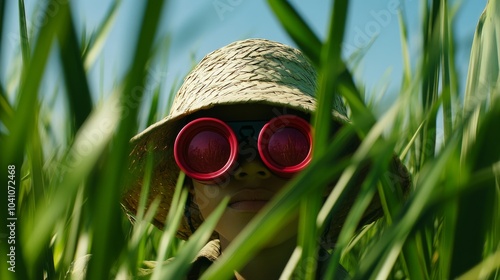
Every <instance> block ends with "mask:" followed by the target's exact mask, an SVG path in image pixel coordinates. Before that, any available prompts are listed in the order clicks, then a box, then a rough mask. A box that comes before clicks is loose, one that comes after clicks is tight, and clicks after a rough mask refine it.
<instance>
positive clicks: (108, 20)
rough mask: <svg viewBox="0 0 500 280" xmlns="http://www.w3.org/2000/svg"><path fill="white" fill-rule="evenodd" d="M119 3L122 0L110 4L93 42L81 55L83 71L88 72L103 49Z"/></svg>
mask: <svg viewBox="0 0 500 280" xmlns="http://www.w3.org/2000/svg"><path fill="white" fill-rule="evenodd" d="M121 3H122V0H115V1H114V2H113V3H112V4H111V7H110V8H109V10H108V12H107V13H106V15H105V16H104V21H103V22H101V24H100V25H99V27H98V28H97V33H96V35H95V40H94V41H93V43H92V45H91V46H89V48H88V49H87V51H86V52H85V53H84V55H83V61H84V63H83V64H84V67H85V70H87V71H88V70H89V69H90V68H91V67H92V66H93V65H94V63H95V61H96V59H97V57H98V56H99V54H100V53H101V51H102V49H103V47H104V43H105V42H106V39H107V38H108V37H109V36H108V35H109V32H110V31H111V27H113V23H114V22H115V19H116V16H117V15H118V10H119V9H118V8H119V7H120V4H121ZM82 42H83V40H82Z"/></svg>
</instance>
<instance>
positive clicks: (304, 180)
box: [202, 128, 356, 280]
mask: <svg viewBox="0 0 500 280" xmlns="http://www.w3.org/2000/svg"><path fill="white" fill-rule="evenodd" d="M355 137H356V136H355V134H354V131H353V130H352V128H346V129H343V130H341V132H339V133H338V134H337V137H335V139H333V141H332V143H331V144H330V146H329V148H328V150H327V151H326V153H325V155H322V156H321V157H319V158H317V159H316V160H315V161H313V162H311V164H310V166H309V167H308V168H307V169H306V170H304V171H303V172H302V173H300V174H299V175H298V176H297V177H295V178H294V179H293V180H292V181H291V182H290V183H289V184H288V186H287V187H286V188H284V189H283V190H282V191H281V192H279V193H278V194H277V195H276V197H275V198H273V200H272V201H270V203H269V204H268V205H266V207H265V208H264V209H263V210H262V211H260V212H259V213H258V214H257V216H255V217H254V218H253V219H252V221H251V222H250V223H249V224H248V225H247V226H246V227H245V229H244V230H243V231H242V232H241V233H240V234H239V235H238V236H237V237H236V239H235V240H233V242H231V244H230V245H229V246H228V248H227V249H226V250H225V251H224V254H223V255H221V257H220V258H219V259H218V261H217V262H215V263H214V264H213V265H212V266H211V267H210V268H208V270H207V271H206V273H205V274H204V275H203V276H202V279H214V280H216V279H227V278H229V277H231V276H233V272H234V270H238V269H239V268H241V267H242V266H243V265H244V264H245V263H246V262H247V261H248V260H249V259H250V258H252V257H253V256H254V255H255V253H256V252H257V251H258V250H259V249H260V248H261V246H262V245H263V244H265V242H266V241H267V240H269V239H270V238H272V237H273V236H274V235H275V234H277V233H278V232H279V231H280V230H282V227H283V226H284V225H285V223H286V222H287V221H288V219H290V217H293V216H294V215H295V213H297V206H298V205H299V201H300V200H301V199H302V198H303V197H304V196H307V195H310V194H311V193H315V192H316V193H317V192H318V190H320V189H321V188H323V187H324V186H325V185H326V184H328V183H330V182H332V181H334V179H335V178H338V176H339V175H340V173H341V172H342V169H343V168H345V162H342V161H340V162H339V161H338V158H339V156H340V154H342V153H343V152H344V149H345V147H346V146H347V145H348V144H349V143H352V141H354V140H355ZM316 172H318V173H316ZM315 173H316V174H322V176H313V174H315ZM303 186H308V187H307V188H304V187H303ZM277 221H279V222H277ZM249 240H251V242H249Z"/></svg>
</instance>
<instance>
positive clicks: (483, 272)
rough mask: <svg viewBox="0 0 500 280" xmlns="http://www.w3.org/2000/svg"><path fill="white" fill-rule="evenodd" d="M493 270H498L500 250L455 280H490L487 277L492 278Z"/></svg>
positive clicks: (499, 266)
mask: <svg viewBox="0 0 500 280" xmlns="http://www.w3.org/2000/svg"><path fill="white" fill-rule="evenodd" d="M495 270H496V271H499V270H500V250H498V251H497V252H496V253H495V254H493V255H491V256H489V257H487V258H486V259H484V260H483V261H482V262H481V263H480V264H478V265H476V266H475V267H473V268H472V269H471V270H469V271H467V272H466V273H464V274H462V275H461V276H460V277H458V278H456V279H457V280H476V279H490V278H488V277H494V276H493V272H494V271H495ZM497 273H498V272H497ZM497 276H498V274H497ZM491 279H495V278H491Z"/></svg>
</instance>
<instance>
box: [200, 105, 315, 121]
mask: <svg viewBox="0 0 500 280" xmlns="http://www.w3.org/2000/svg"><path fill="white" fill-rule="evenodd" d="M287 114H292V115H297V116H300V117H302V118H304V119H306V120H309V118H310V116H309V114H307V113H305V112H301V111H298V110H294V109H291V108H287V107H284V106H274V105H267V104H233V105H218V106H215V107H213V108H210V109H207V110H200V111H198V112H196V113H194V114H192V115H191V119H196V118H201V117H212V118H218V119H221V120H224V121H261V120H262V121H265V120H270V119H272V118H275V117H279V116H282V115H287Z"/></svg>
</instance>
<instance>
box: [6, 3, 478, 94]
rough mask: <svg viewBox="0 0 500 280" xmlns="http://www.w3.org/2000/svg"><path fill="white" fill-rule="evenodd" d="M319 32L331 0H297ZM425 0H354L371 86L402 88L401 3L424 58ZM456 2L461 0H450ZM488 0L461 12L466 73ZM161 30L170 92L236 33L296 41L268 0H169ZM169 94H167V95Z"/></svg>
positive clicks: (10, 19) (111, 57) (79, 13)
mask: <svg viewBox="0 0 500 280" xmlns="http://www.w3.org/2000/svg"><path fill="white" fill-rule="evenodd" d="M7 2H8V3H7V10H8V13H7V15H8V16H7V18H6V19H7V22H6V28H7V31H6V32H5V34H6V35H5V37H4V41H3V42H4V45H5V46H6V47H4V48H2V56H1V63H0V64H1V71H2V72H1V73H2V75H1V76H2V77H5V73H6V72H7V71H9V70H8V69H9V68H7V66H6V65H10V66H12V60H11V59H13V57H15V55H13V54H15V53H16V52H18V50H19V48H18V47H16V46H15V44H14V43H12V40H9V36H12V34H14V35H15V34H19V33H18V26H17V20H18V19H17V15H18V12H17V1H7ZM36 2H37V1H30V0H27V1H25V4H26V13H27V16H28V17H29V18H33V15H34V14H35V11H36V9H37V5H39V4H35V3H36ZM290 2H291V3H292V4H293V5H294V6H295V7H296V9H297V10H298V11H299V12H300V14H301V15H302V16H303V17H304V18H305V19H306V21H307V22H308V23H309V24H310V25H311V26H312V27H313V28H314V30H315V32H316V33H317V34H318V35H319V36H320V37H321V38H324V37H325V34H326V32H327V26H328V21H329V14H330V9H331V6H332V3H333V2H332V1H320V0H310V1H299V0H294V1H290ZM420 2H421V1H418V0H406V1H405V0H371V1H366V0H364V1H363V0H353V1H351V2H350V9H349V17H348V25H347V30H346V38H345V46H344V54H345V56H348V55H349V54H350V53H352V52H353V51H355V50H356V49H359V48H363V47H365V46H366V45H367V44H368V42H369V41H371V40H374V41H373V44H372V45H371V46H370V47H369V48H368V49H367V52H366V54H365V56H364V59H363V60H362V63H361V64H360V65H359V66H358V67H357V68H356V73H355V74H356V77H357V78H358V80H360V81H361V82H362V83H363V84H365V85H366V89H367V91H368V92H370V93H375V94H378V93H381V92H383V91H384V87H385V86H386V85H389V95H388V96H393V95H395V94H397V88H398V85H399V82H400V80H401V71H402V70H401V69H402V56H401V48H400V37H399V32H400V30H399V23H398V18H397V15H396V14H395V11H396V9H397V8H401V9H403V11H404V14H405V15H406V17H407V22H408V26H409V37H410V50H411V55H412V57H413V61H414V62H416V61H418V53H419V50H420V49H419V48H420V42H419V38H420V32H421V31H420V28H421V4H420ZM449 2H451V3H457V1H449ZM141 3H142V1H132V0H123V1H122V3H121V6H120V8H119V13H118V16H117V18H116V21H115V24H114V26H113V28H112V30H111V32H110V34H109V37H108V40H107V41H106V43H105V46H104V49H103V52H102V54H101V55H100V57H99V60H98V62H97V63H96V64H95V65H94V67H93V68H92V69H91V75H90V81H89V82H90V84H91V88H92V91H93V93H94V94H95V96H96V98H97V96H98V95H102V94H104V95H106V93H107V92H109V91H110V90H111V88H112V85H113V82H116V81H117V80H118V79H119V77H121V76H122V75H123V71H122V70H123V69H126V68H127V63H128V62H129V59H128V58H130V54H131V49H132V48H131V47H132V46H130V44H129V42H130V41H133V40H131V38H130V37H131V36H135V33H136V32H135V31H136V27H137V26H138V23H139V20H140V19H139V17H138V15H139V14H140V8H141V7H142V5H141ZM110 4H111V1H102V0H87V1H84V0H80V1H72V5H73V8H74V9H73V12H74V16H75V20H76V25H77V28H78V29H79V31H82V30H83V28H85V30H87V31H88V32H90V31H93V30H94V29H95V28H96V26H97V24H98V23H99V22H100V21H102V20H103V17H104V15H105V13H106V11H107V9H108V8H109V6H110ZM485 5H486V0H463V1H462V5H461V8H460V10H459V11H458V14H457V16H456V22H455V24H456V25H455V27H456V31H457V32H456V35H457V38H456V39H457V58H458V66H459V71H460V74H461V75H462V76H461V80H463V81H464V80H465V75H466V71H467V65H468V57H469V51H470V45H471V43H472V36H473V33H474V30H475V27H476V23H477V20H478V18H479V15H480V14H481V12H482V10H483V9H484V7H485ZM160 34H162V35H166V34H169V36H170V37H171V40H172V41H171V42H172V45H171V47H170V48H169V49H165V50H164V54H165V56H166V57H167V58H168V59H167V61H168V62H167V69H161V68H158V67H157V68H154V67H153V68H154V69H152V72H156V73H159V78H161V79H162V84H163V86H164V88H165V90H164V93H165V94H167V93H168V92H169V89H170V88H171V87H172V85H173V83H174V81H175V79H181V78H182V77H183V76H184V75H185V74H186V73H187V71H188V70H189V69H190V67H191V66H192V63H193V57H194V60H195V61H196V62H197V61H199V60H200V59H201V58H202V57H203V56H204V55H205V54H207V53H208V52H210V51H212V50H215V49H217V48H219V47H222V46H224V45H227V44H229V43H231V42H233V41H235V40H239V39H244V38H250V37H258V38H266V39H270V40H275V41H280V42H283V43H286V44H290V45H294V44H293V42H292V41H291V40H290V39H289V38H288V36H287V35H286V33H285V32H284V31H283V29H282V28H281V26H280V24H279V22H278V21H277V20H276V19H275V18H274V16H273V14H272V12H271V10H270V9H269V7H268V6H267V2H266V1H262V0H259V1H251V0H209V1H206V0H191V1H180V0H174V1H170V2H169V3H168V5H167V6H166V7H165V10H164V11H163V17H162V24H161V30H160ZM59 74H60V73H58V70H57V69H54V70H53V71H51V73H50V74H48V77H47V78H46V79H47V80H49V81H50V79H56V77H57V76H58V75H59ZM165 100H166V98H164V100H163V101H162V102H166V101H165Z"/></svg>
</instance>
